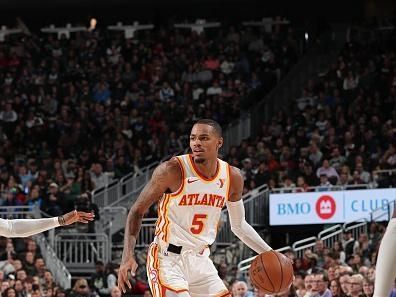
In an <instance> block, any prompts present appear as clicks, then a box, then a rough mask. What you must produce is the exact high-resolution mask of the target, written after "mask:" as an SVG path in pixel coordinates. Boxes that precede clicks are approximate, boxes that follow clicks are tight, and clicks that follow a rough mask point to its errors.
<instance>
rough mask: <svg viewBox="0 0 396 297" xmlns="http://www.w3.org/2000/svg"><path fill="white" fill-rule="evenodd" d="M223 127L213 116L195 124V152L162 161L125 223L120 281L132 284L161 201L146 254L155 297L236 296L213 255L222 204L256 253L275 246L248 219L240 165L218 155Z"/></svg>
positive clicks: (237, 231) (238, 233)
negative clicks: (147, 222)
mask: <svg viewBox="0 0 396 297" xmlns="http://www.w3.org/2000/svg"><path fill="white" fill-rule="evenodd" d="M222 144H223V138H222V131H221V127H220V126H219V124H218V123H217V122H215V121H213V120H208V119H203V120H199V121H198V122H196V123H195V125H194V126H193V128H192V131H191V134H190V147H191V150H192V154H190V155H182V156H177V157H174V158H172V159H171V160H169V161H167V162H164V163H162V164H160V165H159V166H158V167H157V168H156V169H155V170H154V173H153V176H152V177H151V180H150V181H149V182H148V184H147V185H146V186H145V187H144V189H143V191H142V193H141V194H140V196H139V198H138V199H137V201H136V202H135V203H134V205H133V206H132V208H131V210H130V212H129V214H128V218H127V222H126V228H125V242H124V251H123V255H122V261H121V266H120V270H119V274H118V286H119V287H120V288H121V289H122V291H123V292H126V286H128V287H129V288H131V283H130V281H129V277H128V272H129V271H130V272H131V274H132V276H134V274H135V271H136V269H137V263H136V259H135V255H134V248H135V245H136V239H137V237H138V234H139V230H140V226H141V223H142V218H143V216H144V214H145V213H146V211H147V210H148V209H149V207H150V206H151V205H152V204H153V203H156V202H158V201H159V205H158V220H157V224H156V232H155V238H154V242H153V243H152V244H151V245H150V248H149V251H148V256H147V267H146V268H147V275H148V280H149V285H150V288H151V291H152V294H153V296H155V297H160V296H165V297H190V296H191V297H201V296H202V297H215V296H218V297H224V296H231V295H230V293H229V291H228V290H227V288H226V287H225V285H224V283H223V281H222V280H221V279H220V277H219V276H218V274H217V271H216V268H215V267H214V265H213V263H212V261H211V260H210V258H209V245H211V244H212V243H213V242H214V240H215V238H216V233H217V226H218V223H219V218H220V213H221V209H222V208H223V206H224V205H226V206H227V208H228V212H229V217H230V222H231V230H232V231H233V232H234V234H235V235H236V236H238V237H239V238H240V239H241V240H242V241H243V242H244V243H245V244H246V245H247V246H249V247H250V248H251V249H253V250H254V251H255V252H257V253H262V252H265V251H268V250H271V247H270V246H269V245H268V244H267V243H265V242H264V240H262V239H261V237H260V236H259V235H258V234H257V232H256V231H255V230H254V229H253V228H252V227H251V226H250V225H249V224H248V223H247V222H246V220H245V209H244V206H243V202H242V200H241V196H242V190H243V178H242V175H241V173H240V171H239V169H237V168H235V167H232V166H230V165H228V164H227V163H226V162H224V161H222V160H219V159H218V158H217V156H218V151H219V149H220V147H221V146H222Z"/></svg>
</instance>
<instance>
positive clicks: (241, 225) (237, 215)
mask: <svg viewBox="0 0 396 297" xmlns="http://www.w3.org/2000/svg"><path fill="white" fill-rule="evenodd" d="M227 209H228V214H229V217H230V222H231V230H232V232H233V233H234V234H235V235H236V236H237V237H238V238H239V239H240V240H242V242H243V243H244V244H246V245H247V246H248V247H250V248H251V249H252V250H254V251H255V252H256V253H258V254H261V253H263V252H266V251H269V250H272V248H271V247H270V246H269V245H268V244H267V243H266V242H265V241H264V240H263V239H262V238H261V237H260V236H259V235H258V234H257V232H256V230H254V229H253V227H252V226H250V225H249V224H248V223H247V222H246V220H245V207H244V206H243V202H242V200H238V201H236V202H231V201H227Z"/></svg>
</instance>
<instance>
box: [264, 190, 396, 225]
mask: <svg viewBox="0 0 396 297" xmlns="http://www.w3.org/2000/svg"><path fill="white" fill-rule="evenodd" d="M395 199H396V189H375V190H355V191H336V192H314V193H288V194H271V195H270V225H274V226H275V225H304V224H328V223H345V222H351V221H354V220H357V219H362V218H367V219H368V218H369V216H370V213H371V212H372V211H374V210H376V209H378V208H380V207H384V209H385V207H386V205H387V204H388V202H391V201H394V200H395Z"/></svg>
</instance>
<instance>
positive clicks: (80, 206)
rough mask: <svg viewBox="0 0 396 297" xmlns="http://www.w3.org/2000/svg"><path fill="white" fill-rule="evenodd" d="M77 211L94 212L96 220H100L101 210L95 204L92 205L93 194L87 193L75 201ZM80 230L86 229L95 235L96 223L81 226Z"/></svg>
mask: <svg viewBox="0 0 396 297" xmlns="http://www.w3.org/2000/svg"><path fill="white" fill-rule="evenodd" d="M75 209H76V210H78V211H84V212H92V213H94V214H95V220H99V219H100V214H99V208H98V206H97V205H96V204H95V203H92V194H91V193H90V192H86V193H83V194H81V196H80V197H79V198H78V199H77V200H76V201H75ZM78 228H80V229H86V232H88V233H95V221H91V222H89V223H88V224H80V225H79V227H78Z"/></svg>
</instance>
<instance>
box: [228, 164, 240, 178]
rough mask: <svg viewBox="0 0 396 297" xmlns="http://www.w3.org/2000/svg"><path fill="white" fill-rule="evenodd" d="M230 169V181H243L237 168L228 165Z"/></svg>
mask: <svg viewBox="0 0 396 297" xmlns="http://www.w3.org/2000/svg"><path fill="white" fill-rule="evenodd" d="M228 166H229V168H230V178H231V180H232V181H241V180H242V181H243V176H242V173H241V170H240V169H239V168H238V167H235V166H231V165H228Z"/></svg>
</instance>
